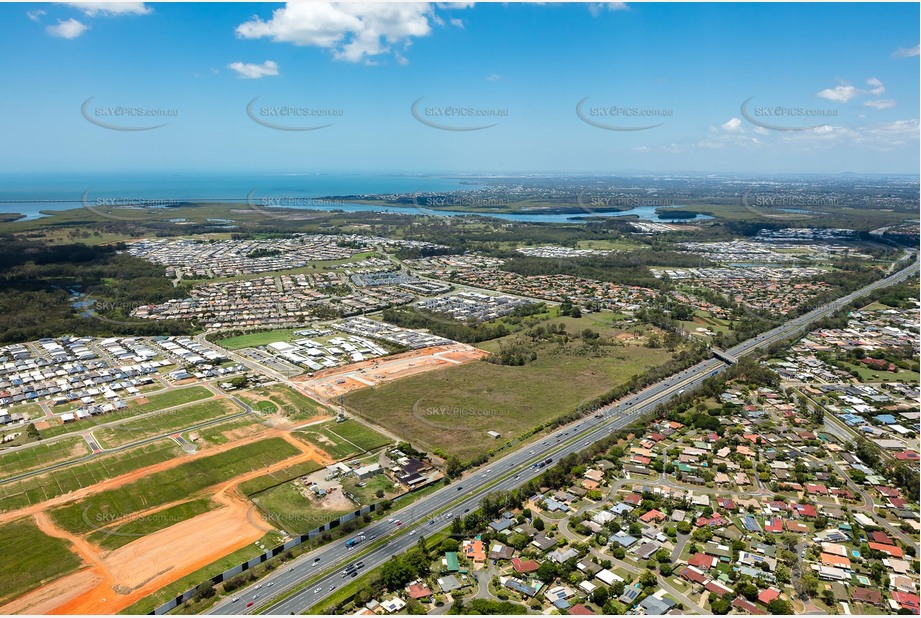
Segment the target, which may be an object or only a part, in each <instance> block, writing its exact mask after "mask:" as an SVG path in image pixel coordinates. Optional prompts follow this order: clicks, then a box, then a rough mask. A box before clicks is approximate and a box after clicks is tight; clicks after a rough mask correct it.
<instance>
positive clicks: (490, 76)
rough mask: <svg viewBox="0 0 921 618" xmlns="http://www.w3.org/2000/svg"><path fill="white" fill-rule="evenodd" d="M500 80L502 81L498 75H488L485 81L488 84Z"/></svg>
mask: <svg viewBox="0 0 921 618" xmlns="http://www.w3.org/2000/svg"><path fill="white" fill-rule="evenodd" d="M500 79H502V76H501V75H499V74H498V73H490V74H489V76H488V77H487V78H486V81H488V82H497V81H499V80H500Z"/></svg>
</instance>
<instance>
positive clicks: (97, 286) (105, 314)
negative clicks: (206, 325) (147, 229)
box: [0, 235, 193, 343]
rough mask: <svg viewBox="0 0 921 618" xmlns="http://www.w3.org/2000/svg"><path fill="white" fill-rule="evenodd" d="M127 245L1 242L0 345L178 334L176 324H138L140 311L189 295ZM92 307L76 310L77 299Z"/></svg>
mask: <svg viewBox="0 0 921 618" xmlns="http://www.w3.org/2000/svg"><path fill="white" fill-rule="evenodd" d="M120 249H124V246H123V245H120V244H113V245H106V246H88V245H84V244H79V243H78V244H62V245H50V244H46V243H43V242H37V241H33V240H24V239H22V238H19V237H16V236H12V235H7V236H0V343H13V342H20V341H29V340H35V339H41V338H43V337H57V336H60V335H62V334H75V335H162V334H171V335H180V334H189V333H192V332H193V328H192V325H191V324H189V323H187V322H179V321H171V320H165V321H154V320H140V319H137V318H132V317H131V315H130V314H131V311H133V310H134V309H135V308H137V307H139V306H142V305H147V304H157V303H162V302H165V301H166V300H169V299H172V298H182V297H185V296H187V295H188V290H187V289H185V288H184V287H181V286H180V287H178V288H177V287H173V285H172V284H171V283H170V281H169V280H168V279H167V278H166V277H165V276H164V270H163V267H161V266H157V265H154V264H151V263H150V262H148V261H146V260H143V259H140V258H136V257H133V256H130V255H127V254H124V253H121V254H119V253H117V251H119V250H120ZM79 300H83V301H85V302H86V303H88V306H86V307H78V306H75V304H76V303H77V301H79Z"/></svg>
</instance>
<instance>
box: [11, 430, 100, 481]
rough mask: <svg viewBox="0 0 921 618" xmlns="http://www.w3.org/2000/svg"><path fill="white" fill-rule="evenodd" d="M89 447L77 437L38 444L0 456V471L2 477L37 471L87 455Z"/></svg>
mask: <svg viewBox="0 0 921 618" xmlns="http://www.w3.org/2000/svg"><path fill="white" fill-rule="evenodd" d="M89 452H90V447H89V445H87V443H86V440H84V439H83V438H81V437H79V436H74V437H68V438H63V439H61V440H55V441H54V442H39V443H37V444H35V445H33V446H30V447H28V448H24V449H21V450H18V451H13V452H11V453H3V454H0V471H2V474H3V476H4V477H10V476H15V475H17V474H22V473H23V472H29V471H31V470H37V469H39V468H44V467H45V466H50V465H52V464H56V463H60V462H62V461H68V460H71V459H78V458H80V457H83V456H84V455H88V454H89Z"/></svg>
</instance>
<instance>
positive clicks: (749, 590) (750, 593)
mask: <svg viewBox="0 0 921 618" xmlns="http://www.w3.org/2000/svg"><path fill="white" fill-rule="evenodd" d="M736 594H741V595H742V596H744V597H745V598H746V599H748V600H749V601H754V600H755V599H757V598H758V586H756V585H754V584H753V583H751V582H742V583H740V584H739V585H737V586H736Z"/></svg>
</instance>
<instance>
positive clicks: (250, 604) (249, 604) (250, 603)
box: [246, 601, 255, 607]
mask: <svg viewBox="0 0 921 618" xmlns="http://www.w3.org/2000/svg"><path fill="white" fill-rule="evenodd" d="M253 605H255V603H253V602H252V601H250V602H249V603H247V604H246V606H247V607H252V606H253Z"/></svg>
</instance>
